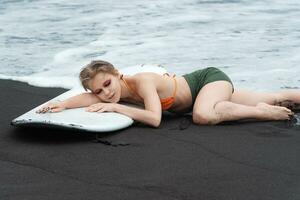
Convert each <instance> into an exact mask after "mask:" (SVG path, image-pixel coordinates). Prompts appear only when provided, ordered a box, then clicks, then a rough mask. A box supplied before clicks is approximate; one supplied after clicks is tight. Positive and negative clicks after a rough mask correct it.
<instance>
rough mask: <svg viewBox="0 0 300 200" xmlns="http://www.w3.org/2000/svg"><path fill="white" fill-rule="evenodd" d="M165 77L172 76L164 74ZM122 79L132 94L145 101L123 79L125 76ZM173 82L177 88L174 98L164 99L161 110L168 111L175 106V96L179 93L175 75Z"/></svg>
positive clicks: (161, 100) (161, 101)
mask: <svg viewBox="0 0 300 200" xmlns="http://www.w3.org/2000/svg"><path fill="white" fill-rule="evenodd" d="M163 75H168V76H170V75H169V74H168V73H164V74H163ZM121 79H122V80H123V81H124V83H125V86H126V87H127V89H128V90H129V91H131V92H133V93H134V94H136V95H137V96H138V97H140V98H141V99H143V98H142V97H141V96H140V95H139V94H138V93H137V92H136V91H135V90H133V89H132V88H131V87H130V86H129V85H128V84H127V83H126V81H125V79H124V78H123V74H122V75H121ZM173 80H174V83H175V88H174V92H173V96H171V97H167V98H163V99H160V103H161V108H162V110H168V109H169V108H171V106H172V105H173V104H174V102H175V96H176V92H177V81H176V79H175V74H174V75H173Z"/></svg>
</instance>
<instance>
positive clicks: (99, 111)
mask: <svg viewBox="0 0 300 200" xmlns="http://www.w3.org/2000/svg"><path fill="white" fill-rule="evenodd" d="M97 112H98V113H102V112H105V110H104V109H103V108H102V109H99V110H98V111H97Z"/></svg>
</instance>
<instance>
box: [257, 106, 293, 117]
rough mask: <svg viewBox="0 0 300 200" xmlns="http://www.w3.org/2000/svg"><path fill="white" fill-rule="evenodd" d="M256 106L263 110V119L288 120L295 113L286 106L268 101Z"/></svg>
mask: <svg viewBox="0 0 300 200" xmlns="http://www.w3.org/2000/svg"><path fill="white" fill-rule="evenodd" d="M256 107H257V108H258V109H259V110H260V111H261V119H263V120H287V119H290V117H291V116H292V115H293V114H294V113H293V112H292V111H291V110H290V109H288V108H286V107H282V106H273V105H269V104H266V103H258V104H257V105H256Z"/></svg>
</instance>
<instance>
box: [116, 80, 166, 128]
mask: <svg viewBox="0 0 300 200" xmlns="http://www.w3.org/2000/svg"><path fill="white" fill-rule="evenodd" d="M139 80H140V83H137V86H138V88H137V89H138V93H139V95H140V96H141V97H142V98H143V99H144V104H145V110H143V109H138V108H132V107H129V106H126V105H121V104H118V105H116V108H115V109H116V110H115V111H116V112H118V113H122V114H125V115H127V116H129V117H131V118H132V119H134V120H137V121H140V122H142V123H145V124H148V125H151V126H154V127H158V126H159V125H160V122H161V116H162V111H161V103H160V99H159V96H158V94H157V90H156V86H155V83H154V80H153V79H151V78H150V77H147V76H146V75H140V77H139Z"/></svg>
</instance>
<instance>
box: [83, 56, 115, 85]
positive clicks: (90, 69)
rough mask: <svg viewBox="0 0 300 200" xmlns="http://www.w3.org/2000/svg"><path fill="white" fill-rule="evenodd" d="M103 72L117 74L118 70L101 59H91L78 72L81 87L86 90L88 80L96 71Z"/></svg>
mask: <svg viewBox="0 0 300 200" xmlns="http://www.w3.org/2000/svg"><path fill="white" fill-rule="evenodd" d="M100 72H104V73H109V74H112V75H118V74H119V72H118V70H117V69H115V67H114V66H113V65H112V64H111V63H109V62H106V61H103V60H93V61H91V62H90V63H89V64H87V65H86V66H84V67H83V68H82V69H81V71H80V74H79V79H80V82H81V85H82V86H83V88H84V89H85V90H86V91H87V89H90V88H89V86H88V81H89V80H91V79H93V78H94V77H95V76H96V75H97V74H98V73H100Z"/></svg>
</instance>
